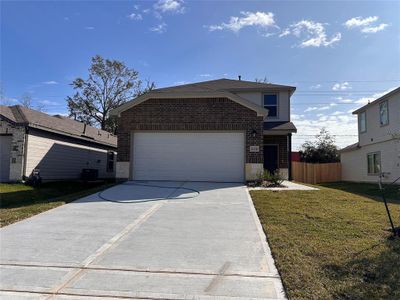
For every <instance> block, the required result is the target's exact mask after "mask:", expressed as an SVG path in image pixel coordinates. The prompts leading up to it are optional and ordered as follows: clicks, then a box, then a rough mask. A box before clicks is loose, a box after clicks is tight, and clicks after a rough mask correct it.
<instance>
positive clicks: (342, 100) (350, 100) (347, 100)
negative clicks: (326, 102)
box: [338, 98, 353, 103]
mask: <svg viewBox="0 0 400 300" xmlns="http://www.w3.org/2000/svg"><path fill="white" fill-rule="evenodd" d="M338 100H339V102H340V103H352V102H353V100H352V99H343V98H340V99H338Z"/></svg>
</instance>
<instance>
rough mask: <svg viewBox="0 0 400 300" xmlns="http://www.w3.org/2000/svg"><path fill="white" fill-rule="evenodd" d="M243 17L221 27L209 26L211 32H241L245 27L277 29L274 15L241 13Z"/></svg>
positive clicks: (231, 20) (235, 18)
mask: <svg viewBox="0 0 400 300" xmlns="http://www.w3.org/2000/svg"><path fill="white" fill-rule="evenodd" d="M240 14H241V15H242V16H240V17H231V18H230V19H229V22H228V23H221V24H220V25H210V26H207V27H208V29H209V30H210V31H215V30H231V31H233V32H239V31H240V30H241V29H242V28H244V27H251V26H254V27H258V28H261V29H268V28H271V27H275V28H276V27H277V26H276V25H275V20H274V14H273V13H271V12H260V11H257V12H249V11H242V12H240Z"/></svg>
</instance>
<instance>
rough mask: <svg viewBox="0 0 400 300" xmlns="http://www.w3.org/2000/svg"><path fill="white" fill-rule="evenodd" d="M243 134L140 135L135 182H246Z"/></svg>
mask: <svg viewBox="0 0 400 300" xmlns="http://www.w3.org/2000/svg"><path fill="white" fill-rule="evenodd" d="M244 140H245V139H244V133H241V132H212V133H211V132H137V133H134V135H133V141H132V142H133V147H132V149H133V172H132V174H133V179H135V180H179V181H181V180H185V181H186V180H187V181H222V182H243V181H244V159H245V152H244V151H245V144H244Z"/></svg>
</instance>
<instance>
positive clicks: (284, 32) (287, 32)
mask: <svg viewBox="0 0 400 300" xmlns="http://www.w3.org/2000/svg"><path fill="white" fill-rule="evenodd" d="M289 34H290V29H289V28H286V29H285V30H283V31H282V33H281V34H280V35H279V37H284V36H287V35H289Z"/></svg>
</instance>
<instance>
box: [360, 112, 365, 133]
mask: <svg viewBox="0 0 400 300" xmlns="http://www.w3.org/2000/svg"><path fill="white" fill-rule="evenodd" d="M358 127H359V130H360V132H366V131H367V116H366V114H365V111H363V112H361V113H359V115H358Z"/></svg>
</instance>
